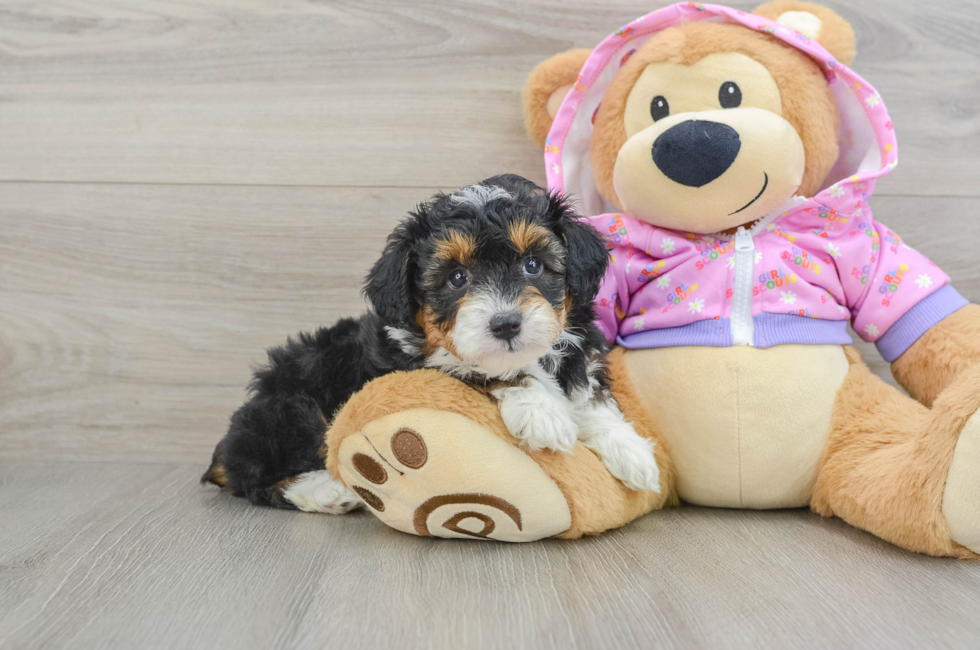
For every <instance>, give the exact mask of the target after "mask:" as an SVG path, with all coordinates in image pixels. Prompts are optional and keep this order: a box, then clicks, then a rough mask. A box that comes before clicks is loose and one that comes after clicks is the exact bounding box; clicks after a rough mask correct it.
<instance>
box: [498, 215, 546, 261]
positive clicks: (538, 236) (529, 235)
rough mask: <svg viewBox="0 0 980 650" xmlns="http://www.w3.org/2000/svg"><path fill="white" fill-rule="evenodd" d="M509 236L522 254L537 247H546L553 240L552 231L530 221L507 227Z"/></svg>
mask: <svg viewBox="0 0 980 650" xmlns="http://www.w3.org/2000/svg"><path fill="white" fill-rule="evenodd" d="M507 235H508V236H509V237H510V240H511V242H513V243H514V246H516V247H517V250H518V252H521V253H523V252H524V251H526V250H527V249H529V248H531V247H532V246H535V245H537V246H544V245H546V244H548V242H549V241H550V240H551V231H549V230H548V229H547V228H544V227H543V226H539V225H538V224H536V223H531V222H529V221H518V222H516V223H512V224H510V225H509V226H508V227H507Z"/></svg>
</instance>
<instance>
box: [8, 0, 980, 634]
mask: <svg viewBox="0 0 980 650" xmlns="http://www.w3.org/2000/svg"><path fill="white" fill-rule="evenodd" d="M732 4H733V5H734V6H736V7H738V8H740V9H751V8H752V7H753V6H754V4H753V3H746V2H735V3H732ZM829 4H831V5H832V6H834V7H835V8H836V9H837V10H838V11H840V12H841V13H842V14H843V15H844V16H845V17H846V18H848V19H849V20H850V21H851V22H852V23H853V24H854V26H855V29H856V31H857V34H858V37H859V56H858V59H857V61H856V63H855V66H854V67H855V68H856V69H857V70H858V72H860V73H861V74H862V75H863V76H864V77H865V78H867V79H868V80H869V81H871V82H872V83H873V84H874V85H875V86H876V87H877V89H878V90H879V91H880V92H881V94H882V95H883V96H884V98H885V100H886V101H887V102H888V105H889V108H890V110H891V115H892V119H893V122H894V124H895V127H896V130H897V132H898V136H899V145H900V149H901V154H900V160H901V164H900V165H899V167H898V169H897V170H896V171H895V172H894V173H893V174H892V175H891V176H890V177H889V178H887V179H885V180H883V181H882V182H880V183H879V185H878V189H877V192H876V194H875V200H874V201H873V207H874V210H875V215H876V216H877V217H878V218H879V219H880V220H881V221H884V222H885V223H887V224H889V225H890V226H892V227H893V228H895V229H896V230H897V231H898V232H899V233H901V234H902V235H903V236H904V237H905V238H906V239H907V240H908V241H909V242H911V243H912V244H913V245H915V246H916V247H917V248H920V249H921V250H923V251H924V252H925V253H927V254H928V255H929V256H930V257H931V258H932V259H933V260H934V261H935V262H936V263H937V264H939V265H940V266H942V267H943V268H944V269H945V270H947V271H948V272H950V273H951V275H952V276H953V277H954V278H955V284H956V286H957V288H958V289H959V290H960V292H961V293H963V294H964V295H966V296H967V297H968V298H970V299H971V300H973V301H974V302H977V301H980V262H978V256H977V252H976V251H977V247H978V245H980V164H978V161H980V109H978V107H980V39H978V38H977V37H976V35H977V34H978V33H980V3H964V2H952V1H948V2H938V3H937V2H931V3H925V2H921V1H919V2H917V1H915V0H874V1H868V0H862V2H860V3H853V2H852V3H844V2H838V1H836V0H835V1H833V2H830V3H829ZM656 6H660V5H658V4H657V3H654V4H651V3H650V2H649V1H645V2H644V1H640V0H621V1H617V2H614V3H608V2H605V1H602V2H599V1H597V0H591V1H589V2H586V1H585V0H531V1H523V0H522V2H520V3H517V2H513V1H511V0H470V1H468V2H455V3H448V2H434V1H433V2H403V3H398V2H383V1H381V0H358V1H357V2H352V1H347V2H339V1H338V2H333V1H327V0H323V1H319V2H312V1H308V0H304V1H301V0H280V1H278V2H269V1H268V0H206V1H204V0H202V1H196V2H187V1H177V0H173V1H162V0H87V1H86V2H55V1H53V0H52V1H35V2H18V1H11V0H0V648H12V649H13V648H16V649H18V650H19V649H21V648H69V647H70V648H94V647H107V648H108V647H112V648H155V647H159V648H198V647H200V648H215V647H218V648H223V647H231V648H242V649H244V648H263V649H265V648H296V647H298V648H324V647H347V648H377V647H391V646H396V647H416V646H425V647H437V648H442V647H454V648H460V647H464V648H476V647H507V648H511V647H546V648H550V647H554V648H597V647H602V648H630V647H642V648H647V647H665V648H666V647H705V648H718V647H753V648H759V647H814V648H817V647H820V648H841V647H853V648H868V647H881V648H900V647H909V648H912V647H915V648H923V647H962V648H977V647H980V564H971V563H963V562H952V561H944V560H935V559H931V558H925V557H920V556H914V555H911V554H908V553H905V552H902V551H899V550H897V549H895V548H893V547H891V546H889V545H887V544H885V543H883V542H880V541H879V540H876V539H874V538H872V537H870V536H868V535H865V534H863V533H861V532H859V531H856V530H853V529H850V528H848V527H847V526H846V525H844V524H843V523H841V522H839V521H834V520H821V519H819V518H817V517H815V516H813V515H810V514H809V513H806V512H803V511H798V512H764V513H754V512H733V511H720V510H707V509H695V508H684V509H681V510H677V511H672V512H661V513H655V514H653V515H650V516H647V517H645V518H643V519H642V520H640V521H638V522H635V523H634V524H632V525H630V526H628V527H627V528H625V529H623V530H619V531H615V532H613V533H610V534H607V535H604V536H602V537H600V538H598V539H590V540H582V541H577V542H545V543H538V544H532V545H526V546H512V545H503V544H497V545H495V544H482V543H476V542H469V543H468V542H449V541H433V540H424V539H417V538H414V537H411V536H407V535H403V534H400V533H397V532H395V531H392V530H388V529H386V528H385V527H384V526H383V525H381V524H380V523H378V522H377V521H375V520H374V519H373V518H372V517H371V516H370V515H368V514H365V513H356V514H353V515H350V516H345V517H337V518H334V517H328V516H315V515H306V514H298V513H286V512H277V511H272V510H266V509H258V508H252V507H248V506H247V505H246V504H244V503H243V502H242V501H240V500H236V499H232V498H230V497H225V496H222V495H219V494H217V493H216V492H215V491H214V490H212V489H208V488H204V487H201V486H199V485H198V484H197V477H198V475H199V474H200V472H201V471H202V470H203V468H204V466H205V464H206V462H207V459H208V456H209V454H210V451H211V448H212V447H213V445H214V443H215V442H216V441H217V439H218V438H219V437H220V436H221V434H222V432H223V430H224V428H225V426H226V423H227V418H228V416H229V414H230V413H231V412H232V411H233V410H234V408H235V407H236V405H237V404H239V403H240V402H241V400H242V398H243V396H244V390H243V387H244V384H245V382H246V381H247V379H248V376H249V367H250V366H251V365H252V364H254V363H256V362H258V361H260V360H261V359H262V350H263V349H264V348H265V347H267V346H269V345H272V344H275V343H277V342H279V341H281V340H282V339H283V338H284V337H285V336H286V335H287V334H289V333H292V332H295V331H297V330H299V329H303V328H311V327H314V326H316V325H319V324H325V323H329V322H330V321H332V320H334V319H336V318H337V317H339V316H341V315H346V314H353V313H356V312H359V311H360V310H362V309H363V303H362V301H361V298H360V296H359V293H358V288H359V282H360V278H362V277H363V275H364V273H365V272H366V270H367V268H368V266H369V265H370V264H371V262H372V261H373V260H374V258H375V257H376V256H377V254H378V253H379V251H380V248H381V242H382V240H383V238H384V236H385V235H386V234H387V233H388V232H389V231H390V229H391V228H392V227H393V225H394V224H395V223H396V222H397V221H398V220H399V218H401V216H402V215H403V214H404V213H405V212H406V210H408V209H409V208H411V207H412V206H413V204H414V203H415V202H416V201H419V200H421V199H423V198H425V197H426V196H427V195H429V194H430V193H431V192H433V191H434V190H436V189H449V188H453V187H456V186H459V185H463V184H467V183H470V182H473V181H476V180H479V179H481V178H484V177H487V176H490V175H493V174H496V173H500V172H516V173H520V174H523V175H525V176H528V177H530V178H532V179H534V180H537V181H539V182H543V180H544V174H543V164H542V161H541V155H540V153H539V152H538V151H537V150H536V149H535V147H534V146H533V145H532V144H531V143H530V142H529V141H528V140H527V138H526V136H525V135H524V132H523V127H522V122H521V116H520V110H519V93H520V88H521V85H522V83H523V80H524V78H525V76H526V75H527V73H528V71H529V70H530V69H531V68H532V67H533V66H534V65H535V64H536V63H537V62H539V61H540V60H542V59H544V58H545V57H547V56H549V55H551V54H553V53H556V52H559V51H561V50H564V49H567V48H570V47H574V46H589V45H594V44H595V43H597V42H598V41H599V40H600V39H601V38H602V37H604V36H605V35H606V34H607V33H608V32H610V31H612V30H613V29H614V28H616V27H617V26H619V25H621V24H623V23H625V22H626V21H628V20H629V19H632V18H635V17H637V16H639V15H641V14H643V13H644V12H646V11H649V10H650V9H652V8H655V7H656ZM927 6H928V9H927V8H926V7H927ZM863 349H865V351H866V353H867V355H868V358H869V361H870V362H871V364H872V366H873V367H874V368H875V370H876V372H878V373H879V374H880V375H882V376H883V377H886V376H887V366H886V364H884V363H883V362H882V361H881V359H880V357H878V355H877V353H876V352H875V351H874V349H873V348H872V347H869V346H863Z"/></svg>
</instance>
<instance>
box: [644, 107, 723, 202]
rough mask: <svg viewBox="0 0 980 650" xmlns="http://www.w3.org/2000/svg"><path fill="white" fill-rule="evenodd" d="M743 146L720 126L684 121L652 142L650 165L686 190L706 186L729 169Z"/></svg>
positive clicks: (703, 122) (718, 123)
mask: <svg viewBox="0 0 980 650" xmlns="http://www.w3.org/2000/svg"><path fill="white" fill-rule="evenodd" d="M741 148H742V142H741V140H739V138H738V131H736V130H735V129H733V128H732V127H730V126H728V125H727V124H722V123H720V122H710V121H707V120H687V121H686V122H681V123H680V124H676V125H674V126H672V127H670V128H669V129H667V130H666V131H664V132H663V133H661V134H660V137H658V138H657V139H656V140H654V142H653V162H654V163H656V165H657V167H658V168H659V169H660V171H662V172H663V173H664V176H666V177H667V178H669V179H670V180H672V181H674V182H675V183H680V184H681V185H687V186H688V187H701V186H702V185H707V184H708V183H710V182H711V181H713V180H715V179H716V178H718V177H719V176H721V175H722V174H724V173H725V171H726V170H727V169H728V168H729V167H731V166H732V163H733V162H735V156H737V155H738V150H739V149H741Z"/></svg>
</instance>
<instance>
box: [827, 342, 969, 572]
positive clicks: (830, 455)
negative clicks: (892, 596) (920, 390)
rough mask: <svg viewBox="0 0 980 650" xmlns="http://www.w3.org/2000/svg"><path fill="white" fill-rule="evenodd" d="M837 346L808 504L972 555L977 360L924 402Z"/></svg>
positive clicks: (920, 547)
mask: <svg viewBox="0 0 980 650" xmlns="http://www.w3.org/2000/svg"><path fill="white" fill-rule="evenodd" d="M845 350H846V353H847V357H848V361H849V362H850V369H849V371H848V375H847V378H846V379H845V382H844V385H843V386H841V389H840V391H839V393H838V397H837V402H836V404H835V409H834V415H833V419H832V425H831V432H830V437H829V440H828V443H827V449H826V451H825V452H824V458H823V461H822V465H821V468H820V472H819V474H818V477H817V482H816V486H815V487H814V495H813V500H812V502H811V507H812V508H813V510H814V511H815V512H817V513H819V514H821V515H824V516H831V515H836V516H838V517H840V518H841V519H843V520H844V521H846V522H848V523H850V524H851V525H853V526H856V527H858V528H861V529H864V530H867V531H868V532H871V533H873V534H875V535H877V536H879V537H881V538H883V539H885V540H888V541H890V542H892V543H894V544H897V545H898V546H901V547H904V548H907V549H909V550H913V551H918V552H921V553H928V554H930V555H939V556H954V557H977V556H976V554H975V553H974V552H973V550H977V551H980V543H978V542H980V415H978V414H977V410H978V407H980V368H973V369H970V370H968V371H965V372H964V373H962V374H961V375H960V376H959V377H958V378H957V379H956V381H955V382H954V383H953V384H952V385H950V386H949V387H948V388H947V390H946V391H944V392H943V394H942V395H941V396H940V397H939V398H938V399H936V401H935V403H934V404H933V407H932V409H929V408H927V407H925V406H923V405H922V404H920V403H919V402H917V401H915V400H913V399H911V398H909V397H906V396H905V395H903V394H902V393H901V392H900V391H899V390H897V389H895V388H893V387H892V386H889V385H888V384H886V383H885V382H883V381H882V380H880V379H879V378H878V377H876V376H875V375H874V374H872V373H871V371H870V370H869V369H868V367H867V366H866V365H865V364H864V362H863V360H862V358H861V354H860V352H858V351H857V350H856V349H854V348H846V349H845ZM971 548H972V549H973V550H971Z"/></svg>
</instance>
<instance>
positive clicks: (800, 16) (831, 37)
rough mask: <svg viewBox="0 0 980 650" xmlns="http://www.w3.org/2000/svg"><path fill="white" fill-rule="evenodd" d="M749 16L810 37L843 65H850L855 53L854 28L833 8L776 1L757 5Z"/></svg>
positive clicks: (782, 0) (790, 1) (791, 1)
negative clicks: (761, 18) (772, 22)
mask: <svg viewBox="0 0 980 650" xmlns="http://www.w3.org/2000/svg"><path fill="white" fill-rule="evenodd" d="M752 13H754V14H756V15H759V16H762V17H763V18H771V19H772V20H775V21H776V22H777V23H780V24H781V25H786V26H787V27H790V28H792V29H795V30H796V31H798V32H800V33H801V34H803V35H804V36H809V37H810V38H811V39H813V40H815V41H816V42H818V43H820V44H821V45H823V46H824V48H826V50H827V51H828V52H830V53H831V54H833V55H834V58H835V59H837V60H838V61H840V62H841V63H843V64H844V65H851V62H852V61H853V60H854V55H855V54H857V46H856V43H855V38H854V28H853V27H851V25H850V23H848V22H847V21H846V20H844V19H843V18H841V17H840V16H839V15H837V13H836V12H834V11H833V10H832V9H829V8H828V7H824V6H823V5H818V4H813V3H812V2H799V1H798V0H775V1H774V2H767V3H766V4H764V5H760V6H759V7H757V8H756V10H755V11H753V12H752Z"/></svg>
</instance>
